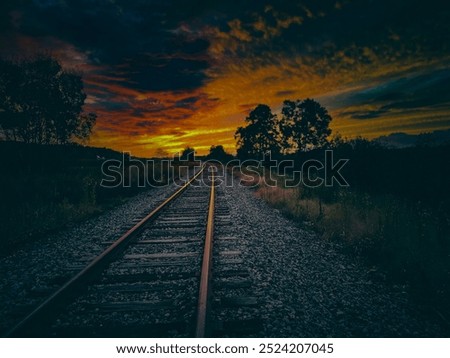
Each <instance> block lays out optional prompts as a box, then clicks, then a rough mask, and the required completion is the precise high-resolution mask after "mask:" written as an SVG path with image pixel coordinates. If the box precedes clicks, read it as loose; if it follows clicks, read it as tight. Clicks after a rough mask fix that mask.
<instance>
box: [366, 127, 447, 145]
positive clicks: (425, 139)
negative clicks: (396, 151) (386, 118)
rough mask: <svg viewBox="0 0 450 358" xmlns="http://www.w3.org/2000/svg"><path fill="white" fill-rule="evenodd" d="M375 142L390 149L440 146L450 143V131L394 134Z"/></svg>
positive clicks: (377, 139) (376, 139)
mask: <svg viewBox="0 0 450 358" xmlns="http://www.w3.org/2000/svg"><path fill="white" fill-rule="evenodd" d="M373 142H375V143H378V144H380V145H382V146H383V147H388V148H408V147H414V146H417V145H425V146H439V145H444V144H449V143H450V129H447V130H438V131H434V132H431V133H422V134H406V133H402V132H399V133H392V134H389V135H386V136H381V137H378V138H375V139H373Z"/></svg>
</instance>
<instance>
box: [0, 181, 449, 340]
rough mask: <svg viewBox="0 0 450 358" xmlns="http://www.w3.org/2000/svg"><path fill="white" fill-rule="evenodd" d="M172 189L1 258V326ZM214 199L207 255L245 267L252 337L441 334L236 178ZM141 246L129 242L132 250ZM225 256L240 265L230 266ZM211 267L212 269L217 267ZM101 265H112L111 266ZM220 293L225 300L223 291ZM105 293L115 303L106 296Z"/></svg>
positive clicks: (403, 298)
mask: <svg viewBox="0 0 450 358" xmlns="http://www.w3.org/2000/svg"><path fill="white" fill-rule="evenodd" d="M175 189H176V188H175V186H174V185H172V186H170V187H165V188H154V189H152V190H150V191H147V192H143V193H141V194H139V195H137V196H136V197H134V198H131V199H130V200H128V201H127V202H126V203H125V204H123V205H121V206H119V207H117V208H115V209H113V210H111V211H109V212H107V213H104V214H102V215H100V216H98V217H95V218H91V219H89V220H87V221H85V222H83V223H81V224H79V225H77V226H76V227H73V228H69V229H66V230H63V231H61V232H60V233H57V234H54V235H50V236H49V237H47V238H45V239H43V240H40V241H38V242H35V243H32V244H28V245H27V246H25V247H23V248H22V249H21V250H18V251H17V252H15V253H14V254H11V255H9V256H7V257H4V258H1V259H0V271H1V272H2V275H1V279H0V302H1V303H2V305H1V308H0V315H1V317H2V320H1V323H0V332H5V331H6V330H7V329H8V328H10V327H11V326H12V325H13V324H14V323H16V322H17V321H19V320H20V318H22V317H23V316H24V314H26V313H27V312H30V311H31V310H32V308H33V307H35V306H36V305H37V304H38V303H39V302H41V301H42V300H43V299H45V297H47V296H48V295H49V294H51V293H52V292H54V291H55V290H56V289H57V288H58V287H59V285H61V284H62V283H63V282H64V281H65V280H67V279H68V278H70V277H71V276H73V275H74V274H75V273H76V272H77V271H78V270H79V269H81V268H82V267H83V266H84V265H85V264H87V263H88V262H89V261H90V260H92V258H94V257H95V256H96V255H98V254H99V253H101V252H102V251H103V250H104V249H105V248H106V247H107V246H108V242H111V241H113V240H115V239H117V238H118V237H119V236H120V235H121V234H122V233H124V232H125V231H126V228H129V227H131V226H132V225H133V220H135V219H136V218H139V217H142V216H143V215H144V214H146V213H148V212H149V211H150V210H151V209H152V208H154V207H156V206H157V205H158V204H159V203H160V202H162V201H163V200H164V199H165V198H167V197H168V196H169V195H170V193H172V192H174V190H175ZM217 200H221V201H224V202H223V203H222V207H223V208H222V209H223V210H224V214H223V218H222V220H223V222H224V224H223V226H222V227H220V226H217V227H216V230H217V234H218V235H217V236H218V242H217V243H216V244H217V246H216V251H217V252H218V253H219V256H218V259H215V260H217V262H219V263H220V261H221V260H222V261H224V262H226V264H222V268H226V269H230V268H233V269H236V270H241V269H242V268H245V271H248V276H249V280H251V287H250V288H245V289H244V288H243V289H238V290H237V291H236V292H239V290H242V295H247V294H248V292H251V295H252V296H254V297H256V298H257V299H258V306H257V309H255V308H251V309H250V308H249V309H248V310H245V309H244V310H240V311H238V315H241V316H243V317H244V316H248V318H249V319H251V318H252V317H254V316H257V317H258V319H260V320H261V322H262V327H261V330H260V331H259V333H258V335H261V336H265V337H439V336H445V334H446V333H445V330H444V328H442V327H441V326H440V324H439V321H438V320H437V319H435V318H434V317H431V316H426V315H424V314H422V313H420V311H419V309H418V308H417V307H416V306H415V305H414V304H412V303H411V301H410V300H409V297H408V294H407V293H406V292H404V291H403V290H402V289H401V288H399V287H394V286H391V285H388V284H387V283H384V282H383V281H375V280H374V279H373V278H371V274H370V270H369V269H368V268H367V267H364V266H363V265H361V264H360V263H359V262H358V261H356V259H354V258H352V257H349V256H348V255H345V254H344V253H343V252H342V250H341V249H340V247H339V246H338V245H337V244H335V243H330V242H326V241H324V240H322V239H320V238H319V237H318V236H317V235H315V233H314V232H312V231H310V230H306V229H304V228H303V227H301V226H300V225H298V224H297V223H295V222H293V221H291V220H289V219H287V218H285V217H284V216H283V215H282V214H281V213H279V212H278V211H277V210H274V209H273V208H271V207H270V206H269V205H268V204H267V203H265V202H264V201H263V200H262V199H259V198H257V197H256V196H255V195H254V192H253V190H252V189H250V188H247V187H242V186H239V185H238V183H237V182H235V185H234V186H232V187H229V186H226V185H225V184H224V183H223V184H222V185H221V188H219V190H218V197H217ZM218 207H220V205H218ZM228 220H229V222H230V224H229V225H228V224H226V223H227V222H228ZM229 237H230V238H232V240H228V238H229ZM186 245H187V246H186V247H188V248H189V250H188V251H192V250H194V249H195V247H197V244H196V243H189V244H186ZM159 250H161V252H172V251H173V247H171V246H170V245H169V244H164V245H161V246H160V247H159ZM186 250H187V249H186ZM141 251H142V249H141V248H136V249H134V251H133V252H132V253H133V254H140V253H141ZM151 253H153V251H151ZM233 260H235V261H238V262H239V263H236V264H233V262H234V261H233ZM233 265H235V266H236V267H234V266H233ZM186 269H188V268H186ZM189 269H190V270H192V269H194V268H193V267H190V268H189ZM217 269H218V270H219V272H220V269H221V267H220V264H219V265H218V267H217ZM108 270H109V271H114V270H117V268H116V267H115V266H114V264H113V265H111V267H110V268H109V269H108ZM128 271H130V270H128ZM221 280H222V282H224V281H226V280H227V278H226V277H225V278H224V277H222V278H221ZM245 280H247V279H245ZM194 286H195V285H194V284H192V287H194ZM223 292H224V293H223V296H224V297H226V296H227V294H228V292H227V291H226V290H224V291H223ZM92 294H93V293H92ZM152 295H154V294H153V293H152V294H150V293H149V294H146V293H141V294H139V295H138V296H136V297H135V299H136V300H143V299H144V298H145V299H157V298H158V297H153V296H152ZM167 295H169V296H170V295H171V294H170V292H165V293H164V297H166V296H167ZM119 296H120V295H118V297H119ZM107 297H109V296H107ZM110 298H111V300H113V301H114V300H115V296H114V295H112V296H111V297H110ZM166 298H167V297H166ZM255 311H257V312H255ZM222 315H223V316H224V318H227V316H228V312H226V311H223V312H222ZM230 315H233V313H230ZM229 317H231V316H229ZM244 318H245V317H244ZM130 319H131V318H130ZM133 319H134V318H133Z"/></svg>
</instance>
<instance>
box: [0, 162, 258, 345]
mask: <svg viewBox="0 0 450 358" xmlns="http://www.w3.org/2000/svg"><path fill="white" fill-rule="evenodd" d="M215 182H216V178H215V176H214V170H212V171H211V172H209V168H207V167H205V166H203V167H202V168H201V169H200V170H199V171H198V172H197V173H196V174H195V175H193V177H192V178H191V179H190V180H189V181H188V182H187V183H186V184H185V185H183V186H182V187H181V188H179V189H178V190H177V191H176V192H175V193H173V194H172V195H171V196H170V197H169V198H168V199H166V200H164V202H162V203H161V204H160V205H159V206H158V207H157V208H155V209H153V210H152V211H151V212H150V213H148V214H147V215H145V216H144V217H139V218H136V219H135V224H134V225H133V226H132V227H131V228H129V229H128V230H127V231H126V232H125V233H124V234H123V235H122V236H121V237H120V238H118V239H117V240H115V241H113V242H105V244H106V245H108V246H107V248H106V249H105V250H104V251H103V252H102V253H101V254H100V255H98V256H97V257H95V258H94V259H93V260H92V261H90V263H88V264H87V265H86V266H85V267H84V268H82V269H81V270H80V271H79V272H78V273H77V274H75V275H74V276H73V277H72V278H71V279H69V280H68V281H67V282H65V283H64V284H63V285H62V286H61V287H60V288H59V289H57V290H56V291H55V292H54V293H53V294H51V295H50V296H49V297H48V298H46V299H45V300H43V302H42V303H41V304H39V306H37V307H36V308H35V309H34V310H33V311H32V312H31V313H29V314H27V315H26V316H25V317H24V318H23V319H22V320H21V321H20V322H19V323H18V324H17V325H16V326H15V327H13V328H12V329H11V330H10V331H9V332H7V334H6V336H8V337H193V336H194V337H207V336H233V335H239V334H241V332H242V328H243V327H246V328H247V331H249V332H253V333H254V332H257V331H258V329H259V326H260V323H261V322H260V320H259V318H257V315H258V313H257V308H256V307H257V305H258V303H259V302H258V299H257V298H255V297H253V296H251V295H249V294H248V292H251V280H249V273H248V271H247V270H246V269H245V264H244V262H243V260H241V259H240V258H239V255H240V253H241V251H239V250H233V247H236V245H237V243H236V242H237V241H236V240H234V238H233V236H231V235H227V230H226V229H227V228H230V225H231V222H230V215H229V209H228V208H227V205H226V202H225V201H224V200H217V198H218V197H219V198H220V197H222V196H223V192H222V190H221V189H219V190H218V195H217V193H216V191H217V189H216V184H215ZM215 226H216V228H215ZM217 233H219V235H218V246H217V247H216V246H215V245H213V239H214V235H215V234H217ZM230 245H231V246H230ZM230 248H231V249H230ZM218 250H219V251H218ZM213 262H214V270H213V267H212V265H213ZM216 271H217V272H216ZM212 273H213V275H212ZM212 277H214V279H212ZM213 290H214V291H215V293H216V294H214V296H213V298H211V297H212V295H211V293H212V291H213ZM233 290H234V291H233ZM243 290H244V291H245V290H246V292H247V293H243V292H244V291H243ZM233 292H234V296H233ZM230 294H231V295H232V296H231V297H230ZM227 317H233V319H231V320H228V321H227ZM255 317H256V318H255ZM250 335H251V333H250Z"/></svg>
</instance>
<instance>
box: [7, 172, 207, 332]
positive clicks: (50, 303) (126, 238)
mask: <svg viewBox="0 0 450 358" xmlns="http://www.w3.org/2000/svg"><path fill="white" fill-rule="evenodd" d="M204 169H205V166H203V167H202V168H201V169H200V170H199V171H198V172H197V173H196V174H195V175H194V176H193V177H192V178H191V179H190V180H189V181H188V182H187V183H185V184H184V185H183V186H182V187H181V188H180V189H178V190H177V191H176V192H175V193H173V194H172V195H171V196H170V197H169V198H168V199H166V200H164V202H163V203H161V204H160V205H159V206H158V207H157V208H156V209H154V210H152V211H151V212H150V213H149V214H148V215H147V216H145V217H144V218H143V219H142V220H141V221H139V222H138V223H137V224H136V225H134V226H133V227H132V228H131V229H130V230H128V231H127V232H126V233H125V234H123V235H122V236H121V237H120V238H119V239H118V240H116V241H115V242H114V243H113V244H111V245H110V246H109V247H108V248H107V249H106V250H105V251H103V252H102V253H101V254H100V255H98V256H97V257H96V258H95V259H94V260H92V261H91V262H90V263H89V264H88V265H87V266H86V267H85V268H84V269H82V270H81V271H80V272H79V273H78V274H76V275H75V276H74V277H72V278H71V279H70V280H69V281H67V282H66V283H65V284H64V285H62V286H61V287H60V288H59V289H58V290H57V291H56V292H54V293H53V294H52V295H51V296H50V297H48V298H47V299H46V300H45V301H43V302H42V303H41V304H40V305H39V306H38V307H36V308H35V309H34V310H33V311H32V312H31V313H29V314H28V315H27V316H26V317H25V318H24V319H22V320H21V321H20V322H19V323H17V324H16V325H15V326H14V327H13V328H12V329H10V330H9V331H8V332H7V333H6V334H5V336H4V337H14V336H16V335H17V334H18V333H20V332H21V331H22V330H23V329H26V328H27V327H28V326H29V325H30V324H32V323H33V321H34V320H36V319H38V318H44V317H43V316H45V315H46V314H51V313H50V312H51V310H52V308H54V306H56V305H58V304H59V303H60V301H61V300H62V299H64V298H65V297H66V295H67V294H68V293H69V292H70V291H71V290H73V289H75V288H77V287H79V284H80V283H82V282H84V281H85V280H86V279H87V278H88V276H89V275H90V274H92V273H93V272H94V271H96V269H98V268H99V267H101V266H103V264H106V263H108V262H109V260H110V259H111V257H112V256H114V255H115V254H118V253H119V249H123V248H125V247H126V245H127V244H129V243H130V242H131V239H132V238H133V236H135V235H136V234H137V233H139V232H140V231H141V230H142V228H143V227H144V225H145V224H146V223H147V222H148V221H150V220H151V219H153V218H154V217H155V216H156V215H158V214H159V212H160V211H161V210H162V209H163V208H164V207H165V206H167V205H168V204H169V203H170V202H172V201H173V200H174V199H175V198H177V197H178V196H179V195H180V194H181V193H183V192H184V191H185V190H186V189H187V188H188V187H189V185H191V184H192V183H193V182H194V180H196V179H197V178H198V177H199V176H200V175H201V174H202V173H203V171H204Z"/></svg>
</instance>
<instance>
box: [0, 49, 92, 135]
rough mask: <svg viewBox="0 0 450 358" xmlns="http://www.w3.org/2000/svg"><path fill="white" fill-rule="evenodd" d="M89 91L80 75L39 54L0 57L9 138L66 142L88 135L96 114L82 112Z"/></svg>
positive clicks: (3, 120)
mask: <svg viewBox="0 0 450 358" xmlns="http://www.w3.org/2000/svg"><path fill="white" fill-rule="evenodd" d="M85 99H86V94H85V93H84V90H83V81H82V79H81V76H80V75H79V74H76V73H74V72H71V71H67V70H65V69H63V68H62V67H61V65H60V64H59V63H58V61H56V60H55V59H53V58H51V57H48V56H39V57H36V58H33V59H28V60H22V61H6V60H0V129H1V132H2V134H3V136H4V137H5V138H6V139H9V140H14V141H23V142H26V143H38V144H64V143H68V142H71V141H73V140H74V139H76V138H78V139H80V140H85V139H87V138H88V137H89V135H90V133H91V130H92V127H93V126H94V124H95V121H96V115H95V114H94V113H83V105H84V101H85Z"/></svg>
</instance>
